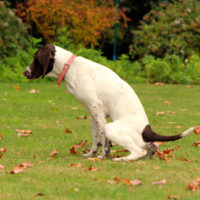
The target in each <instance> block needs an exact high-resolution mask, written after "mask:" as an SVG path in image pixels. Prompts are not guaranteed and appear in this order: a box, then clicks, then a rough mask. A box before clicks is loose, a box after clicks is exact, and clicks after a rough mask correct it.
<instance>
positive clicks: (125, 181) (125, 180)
mask: <svg viewBox="0 0 200 200" xmlns="http://www.w3.org/2000/svg"><path fill="white" fill-rule="evenodd" d="M122 180H123V181H124V183H125V184H126V185H130V184H131V182H130V181H129V180H128V179H126V178H122Z"/></svg>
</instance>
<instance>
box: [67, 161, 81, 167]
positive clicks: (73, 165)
mask: <svg viewBox="0 0 200 200" xmlns="http://www.w3.org/2000/svg"><path fill="white" fill-rule="evenodd" d="M70 167H76V168H82V167H83V164H82V163H80V162H79V163H77V164H74V163H71V164H70Z"/></svg>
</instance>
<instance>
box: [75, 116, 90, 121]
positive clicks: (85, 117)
mask: <svg viewBox="0 0 200 200" xmlns="http://www.w3.org/2000/svg"><path fill="white" fill-rule="evenodd" d="M76 119H78V120H79V119H87V116H86V115H85V116H79V117H76Z"/></svg>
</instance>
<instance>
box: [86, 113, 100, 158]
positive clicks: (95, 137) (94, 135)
mask: <svg viewBox="0 0 200 200" xmlns="http://www.w3.org/2000/svg"><path fill="white" fill-rule="evenodd" d="M91 121H92V141H93V144H92V147H91V149H90V152H89V153H87V154H84V157H92V156H96V154H97V151H98V149H99V146H101V137H100V135H99V134H98V128H97V126H96V121H95V119H94V118H93V117H92V116H91Z"/></svg>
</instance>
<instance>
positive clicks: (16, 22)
mask: <svg viewBox="0 0 200 200" xmlns="http://www.w3.org/2000/svg"><path fill="white" fill-rule="evenodd" d="M27 38H28V36H27V33H26V30H25V28H24V26H23V24H22V22H21V20H20V19H19V18H17V17H16V16H15V13H14V12H13V11H12V10H11V9H9V8H7V7H6V5H5V4H4V3H3V2H2V1H0V59H2V58H4V57H6V56H12V55H15V54H16V53H17V51H18V48H19V47H21V48H24V47H27V46H28V40H27Z"/></svg>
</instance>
